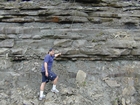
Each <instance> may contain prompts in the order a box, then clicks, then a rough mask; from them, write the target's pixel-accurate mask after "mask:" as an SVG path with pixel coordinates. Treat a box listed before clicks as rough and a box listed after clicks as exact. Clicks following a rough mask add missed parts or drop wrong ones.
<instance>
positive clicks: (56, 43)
mask: <svg viewBox="0 0 140 105" xmlns="http://www.w3.org/2000/svg"><path fill="white" fill-rule="evenodd" d="M71 44H72V41H71V40H70V39H61V40H60V39H59V40H58V39H56V40H55V41H54V46H55V47H70V46H71Z"/></svg>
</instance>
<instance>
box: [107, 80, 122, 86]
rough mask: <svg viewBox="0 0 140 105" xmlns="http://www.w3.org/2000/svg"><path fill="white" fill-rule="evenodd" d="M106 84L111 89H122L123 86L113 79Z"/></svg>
mask: <svg viewBox="0 0 140 105" xmlns="http://www.w3.org/2000/svg"><path fill="white" fill-rule="evenodd" d="M105 82H106V83H107V84H108V85H109V86H110V87H120V86H121V85H120V84H118V83H117V81H115V80H111V79H106V80H105Z"/></svg>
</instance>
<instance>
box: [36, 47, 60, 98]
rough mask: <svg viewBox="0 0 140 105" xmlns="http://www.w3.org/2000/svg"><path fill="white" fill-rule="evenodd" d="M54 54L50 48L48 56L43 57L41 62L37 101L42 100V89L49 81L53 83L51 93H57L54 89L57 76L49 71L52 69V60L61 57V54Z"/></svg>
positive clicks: (43, 96)
mask: <svg viewBox="0 0 140 105" xmlns="http://www.w3.org/2000/svg"><path fill="white" fill-rule="evenodd" d="M54 53H55V52H54V49H52V48H51V49H50V50H49V52H48V54H47V55H46V56H45V58H44V61H43V65H42V69H41V74H42V83H41V86H40V96H39V100H42V99H43V98H45V95H44V88H45V85H46V83H48V82H49V80H51V81H53V87H52V89H51V91H52V92H54V93H58V92H59V91H58V90H57V89H56V84H57V81H58V76H57V75H56V74H55V73H54V72H53V71H52V70H51V69H52V65H53V60H54V58H55V57H58V56H59V55H61V53H58V54H54Z"/></svg>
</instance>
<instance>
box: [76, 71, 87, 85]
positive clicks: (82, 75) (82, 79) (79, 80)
mask: <svg viewBox="0 0 140 105" xmlns="http://www.w3.org/2000/svg"><path fill="white" fill-rule="evenodd" d="M86 76H87V74H86V73H85V72H84V71H82V70H79V71H78V73H77V76H76V81H77V83H78V84H80V85H81V84H84V82H86V81H85V80H86Z"/></svg>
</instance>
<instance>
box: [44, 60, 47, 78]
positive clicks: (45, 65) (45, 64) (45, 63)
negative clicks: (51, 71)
mask: <svg viewBox="0 0 140 105" xmlns="http://www.w3.org/2000/svg"><path fill="white" fill-rule="evenodd" d="M44 67H45V75H46V76H47V77H48V64H47V62H44Z"/></svg>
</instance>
